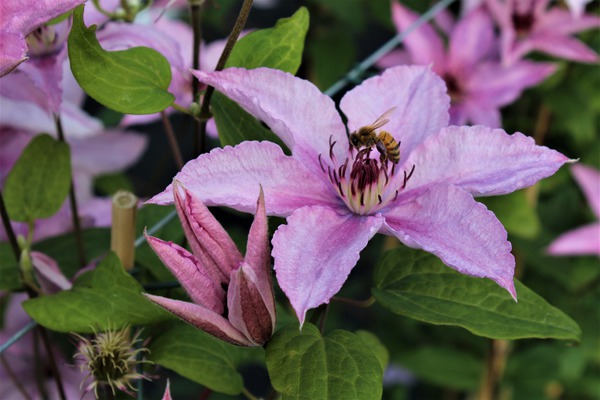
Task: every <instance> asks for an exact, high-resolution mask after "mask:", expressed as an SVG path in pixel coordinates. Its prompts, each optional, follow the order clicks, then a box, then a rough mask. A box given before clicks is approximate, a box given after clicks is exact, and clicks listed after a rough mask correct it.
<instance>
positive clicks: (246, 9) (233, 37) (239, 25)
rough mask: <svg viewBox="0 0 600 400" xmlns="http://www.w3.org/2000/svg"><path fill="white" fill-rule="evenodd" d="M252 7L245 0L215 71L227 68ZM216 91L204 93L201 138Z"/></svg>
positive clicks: (249, 2)
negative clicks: (211, 100)
mask: <svg viewBox="0 0 600 400" xmlns="http://www.w3.org/2000/svg"><path fill="white" fill-rule="evenodd" d="M251 8H252V0H244V3H243V4H242V8H241V10H240V13H239V15H238V17H237V20H236V21H235V25H234V26H233V29H232V30H231V33H230V34H229V37H228V38H227V43H226V44H225V48H224V49H223V52H222V53H221V57H219V61H218V62H217V67H216V68H215V71H221V70H222V69H223V68H225V64H226V63H227V59H228V58H229V55H230V54H231V51H232V50H233V46H235V43H236V42H237V40H238V37H239V36H240V33H241V32H242V29H244V25H246V21H247V20H248V15H249V14H250V9H251ZM194 81H197V79H194ZM214 91H215V88H214V87H212V86H208V87H207V88H206V92H205V93H204V97H203V98H202V105H201V107H200V119H201V120H202V122H201V123H200V138H201V139H202V140H204V137H205V136H206V122H207V121H208V119H209V118H210V111H209V107H210V99H211V98H212V94H213V92H214ZM200 150H203V148H201V149H200ZM199 154H200V153H198V155H199Z"/></svg>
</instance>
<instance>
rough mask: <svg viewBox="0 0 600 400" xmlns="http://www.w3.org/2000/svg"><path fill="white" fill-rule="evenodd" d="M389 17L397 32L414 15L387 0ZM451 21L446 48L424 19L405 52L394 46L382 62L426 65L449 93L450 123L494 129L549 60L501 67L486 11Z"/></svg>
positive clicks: (550, 68)
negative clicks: (390, 6) (509, 105)
mask: <svg viewBox="0 0 600 400" xmlns="http://www.w3.org/2000/svg"><path fill="white" fill-rule="evenodd" d="M392 17H393V21H394V24H395V25H396V29H398V32H402V31H404V30H406V29H407V28H408V27H409V26H411V25H412V24H413V23H414V22H415V21H416V20H417V19H418V17H419V16H418V15H417V14H416V13H414V12H412V11H410V10H409V9H408V8H406V7H404V6H403V5H401V4H400V3H399V2H397V1H394V2H392ZM447 25H449V26H452V28H451V30H450V32H449V33H448V36H449V43H448V49H447V50H445V46H444V42H443V40H442V38H440V37H439V35H438V34H437V33H436V31H435V29H434V28H433V27H432V26H431V25H428V24H425V25H423V26H421V27H420V28H419V29H417V30H415V31H414V32H412V33H411V34H409V35H408V36H407V37H406V39H405V40H404V42H403V43H404V47H405V48H406V51H407V52H408V54H406V53H405V52H403V51H401V50H397V51H396V52H393V53H391V54H389V55H388V56H387V57H385V58H383V59H382V62H381V63H380V65H381V66H383V67H387V66H391V65H397V64H409V63H414V64H420V65H431V68H432V70H433V71H434V72H435V73H437V74H438V75H439V76H441V77H442V78H443V79H444V81H445V82H446V87H447V88H448V94H449V95H450V99H451V104H450V124H452V125H463V124H465V123H466V122H471V123H473V124H481V125H486V126H489V127H492V128H498V127H500V126H501V125H502V122H501V115H500V108H501V107H503V106H506V105H508V104H510V103H512V102H513V101H515V100H516V99H517V98H518V97H519V96H520V95H521V93H522V92H523V90H525V89H526V88H528V87H532V86H535V85H537V84H539V83H540V82H541V81H543V80H544V79H546V78H547V77H548V76H549V75H551V74H552V73H553V72H554V70H555V66H554V65H553V64H550V63H535V62H531V61H517V62H515V63H514V64H513V65H511V66H508V67H504V66H503V65H502V64H501V63H500V62H499V61H498V46H497V39H496V37H495V36H494V25H493V21H492V20H491V18H490V16H489V15H488V14H487V13H486V12H485V11H484V10H483V9H482V8H481V7H478V8H475V9H473V10H471V11H470V12H469V13H467V15H466V16H464V17H463V18H462V19H460V20H459V21H458V22H457V23H456V24H447Z"/></svg>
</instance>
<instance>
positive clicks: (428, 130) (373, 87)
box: [267, 66, 450, 198]
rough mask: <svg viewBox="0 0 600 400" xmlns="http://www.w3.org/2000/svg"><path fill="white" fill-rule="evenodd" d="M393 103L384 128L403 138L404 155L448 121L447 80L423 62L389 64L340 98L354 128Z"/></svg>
mask: <svg viewBox="0 0 600 400" xmlns="http://www.w3.org/2000/svg"><path fill="white" fill-rule="evenodd" d="M392 107H396V108H395V110H394V111H393V113H392V114H391V116H390V117H389V118H388V119H389V120H390V121H389V122H388V123H387V124H386V125H385V126H383V128H382V129H383V130H385V131H388V132H390V133H391V134H392V135H393V136H394V138H395V139H396V140H398V141H399V142H401V144H400V151H401V154H402V157H406V156H407V155H408V154H410V152H411V151H412V150H413V149H414V148H415V147H416V146H417V145H418V144H419V143H421V142H422V141H424V140H425V139H426V138H427V137H428V136H430V135H432V134H434V133H437V132H439V130H440V129H441V128H443V127H445V126H447V125H448V119H449V115H448V109H449V108H450V98H449V97H448V95H447V94H446V84H445V83H444V81H443V80H442V79H441V78H440V77H439V76H438V75H436V74H435V73H433V72H432V71H431V70H430V69H429V68H427V67H423V66H399V67H394V68H389V69H387V70H385V71H384V72H383V74H381V75H379V76H375V77H373V78H370V79H367V80H365V81H364V82H363V83H361V84H360V85H359V86H357V87H355V88H354V89H352V90H350V91H349V92H347V93H346V94H345V95H344V97H343V98H342V100H341V102H340V108H341V110H342V111H343V112H344V114H346V116H347V117H348V130H349V131H350V132H352V131H354V130H356V129H358V128H360V127H361V126H364V125H370V124H372V123H373V122H374V121H375V120H376V119H377V118H378V117H380V116H381V115H382V114H383V113H385V112H386V111H388V110H389V109H391V108H392ZM267 198H268V197H267Z"/></svg>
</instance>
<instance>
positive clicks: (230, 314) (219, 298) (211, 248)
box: [146, 182, 275, 346]
mask: <svg viewBox="0 0 600 400" xmlns="http://www.w3.org/2000/svg"><path fill="white" fill-rule="evenodd" d="M173 194H174V196H175V205H176V208H177V212H178V213H179V218H180V219H181V223H182V225H183V230H184V232H185V235H186V237H187V240H188V242H189V244H190V246H191V248H192V252H193V254H190V253H189V252H188V251H187V250H185V249H184V248H182V247H180V246H178V245H177V244H174V243H172V242H165V241H163V240H161V239H158V238H155V237H152V236H146V240H147V241H148V243H149V244H150V246H151V247H152V248H153V249H154V251H155V252H156V254H157V255H158V256H159V257H160V259H161V260H162V261H163V263H164V264H165V265H166V266H167V267H168V268H169V269H170V270H171V272H172V273H173V275H175V277H176V278H177V279H178V280H179V282H181V285H182V286H183V288H184V289H185V291H186V292H187V293H188V295H189V296H190V298H191V299H192V301H193V303H189V302H184V301H179V300H172V299H168V298H165V297H160V296H153V295H150V294H146V297H147V298H148V299H150V300H152V301H153V302H155V303H156V304H158V305H159V306H161V307H163V308H165V309H166V310H168V311H170V312H172V313H173V314H175V315H177V316H178V317H179V318H181V319H183V320H184V321H186V322H188V323H189V324H191V325H194V326H196V327H198V328H200V329H202V330H204V331H206V332H207V333H210V334H211V335H213V336H215V337H217V338H219V339H222V340H224V341H226V342H229V343H233V344H236V345H239V346H261V345H263V344H264V343H265V342H266V341H267V340H269V339H270V338H271V336H272V335H273V330H274V329H275V299H274V297H273V288H272V283H271V277H270V274H269V268H270V256H269V241H268V227H267V216H266V214H265V201H264V197H263V194H262V192H261V193H260V195H259V198H258V204H257V205H256V209H255V210H256V216H255V218H254V222H253V223H252V227H251V228H250V234H249V236H248V246H247V250H246V256H245V257H242V255H241V254H240V252H239V250H238V249H237V247H236V245H235V243H234V242H233V240H231V238H230V237H229V235H228V234H227V232H226V231H225V230H224V229H223V227H222V226H221V225H220V224H219V223H218V221H217V220H216V219H215V218H214V217H213V216H212V214H211V213H210V212H209V211H208V208H206V206H205V205H204V204H202V202H201V201H200V200H198V199H197V198H196V196H195V195H194V194H193V193H191V192H189V191H188V190H187V189H185V188H183V187H181V185H180V184H178V183H177V182H176V183H175V184H174V185H173ZM222 285H226V286H227V291H225V290H224V289H223V287H222ZM225 310H227V317H224V316H223V314H224V313H225Z"/></svg>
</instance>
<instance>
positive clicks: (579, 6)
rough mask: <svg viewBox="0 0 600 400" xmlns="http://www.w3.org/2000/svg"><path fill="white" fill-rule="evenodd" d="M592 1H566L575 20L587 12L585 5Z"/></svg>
mask: <svg viewBox="0 0 600 400" xmlns="http://www.w3.org/2000/svg"><path fill="white" fill-rule="evenodd" d="M591 1H592V0H566V1H565V2H566V3H567V5H568V6H569V8H570V9H571V14H572V15H573V17H575V18H579V17H581V16H582V15H583V13H584V11H585V5H586V4H587V3H590V2H591Z"/></svg>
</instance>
